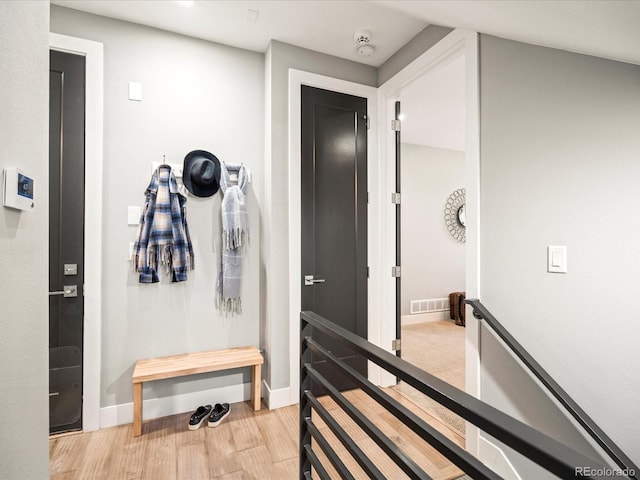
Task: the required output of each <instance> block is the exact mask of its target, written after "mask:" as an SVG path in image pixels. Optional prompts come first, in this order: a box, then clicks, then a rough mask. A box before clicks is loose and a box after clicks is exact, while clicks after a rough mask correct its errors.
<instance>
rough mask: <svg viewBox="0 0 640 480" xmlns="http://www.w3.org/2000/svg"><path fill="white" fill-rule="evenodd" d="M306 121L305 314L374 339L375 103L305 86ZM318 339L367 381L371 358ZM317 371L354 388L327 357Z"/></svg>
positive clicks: (317, 363) (340, 385) (342, 386)
mask: <svg viewBox="0 0 640 480" xmlns="http://www.w3.org/2000/svg"><path fill="white" fill-rule="evenodd" d="M301 118H302V166H301V174H302V209H301V210H302V271H301V272H300V273H301V275H300V282H301V284H302V310H311V311H313V312H315V313H317V314H319V315H321V316H323V317H325V318H327V319H328V320H330V321H332V322H334V323H336V324H338V325H340V326H342V327H344V328H346V329H347V330H350V331H352V332H354V333H356V334H357V335H360V336H361V337H363V338H367V126H366V124H367V100H366V99H365V98H360V97H354V96H351V95H345V94H341V93H336V92H330V91H327V90H321V89H318V88H312V87H306V86H303V87H302V112H301ZM310 276H312V279H309V280H310V281H312V282H313V283H312V284H311V285H309V284H308V283H309V281H307V282H305V277H310ZM318 338H319V339H320V342H321V343H322V344H323V345H327V346H328V349H329V350H330V351H331V352H332V353H333V354H335V355H336V356H338V357H339V358H341V359H342V360H343V361H345V362H346V363H348V364H349V365H350V366H351V367H353V368H355V369H356V370H357V371H358V372H360V373H361V374H362V375H364V376H365V377H366V375H367V362H366V359H364V358H363V357H361V356H359V355H356V354H355V353H354V352H352V351H351V350H349V349H347V348H345V347H344V346H343V345H341V344H339V343H337V342H335V341H332V340H331V339H329V338H328V337H326V336H325V337H322V336H319V337H318ZM318 360H319V361H318ZM314 366H315V367H316V368H317V369H318V370H319V371H320V373H321V374H322V375H324V376H325V377H326V378H327V379H329V380H330V381H331V382H332V383H333V384H334V385H336V386H337V387H338V388H339V389H341V390H345V389H348V388H353V385H352V384H351V382H349V381H348V380H347V379H345V378H344V377H343V376H342V375H340V374H338V373H336V370H335V369H332V368H330V366H329V365H328V364H327V363H326V362H323V361H322V360H321V359H315V358H314Z"/></svg>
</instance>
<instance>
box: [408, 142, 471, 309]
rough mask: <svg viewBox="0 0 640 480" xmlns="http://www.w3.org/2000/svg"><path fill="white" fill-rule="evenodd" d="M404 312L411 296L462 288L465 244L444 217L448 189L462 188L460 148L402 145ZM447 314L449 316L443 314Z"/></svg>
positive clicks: (440, 295)
mask: <svg viewBox="0 0 640 480" xmlns="http://www.w3.org/2000/svg"><path fill="white" fill-rule="evenodd" d="M401 152H402V165H401V169H402V249H401V252H402V315H409V313H410V311H411V309H410V302H411V300H420V299H427V298H444V297H448V296H449V293H451V292H459V291H464V285H465V249H464V243H460V242H459V241H458V240H456V239H454V238H453V237H452V236H451V234H449V231H448V230H447V227H446V224H445V221H444V207H445V205H446V203H447V199H448V198H449V195H451V193H452V192H454V191H455V190H457V189H458V188H464V182H465V169H464V152H457V151H454V150H446V149H442V148H434V147H427V146H423V145H415V144H410V143H403V144H402V151H401ZM447 318H448V316H447Z"/></svg>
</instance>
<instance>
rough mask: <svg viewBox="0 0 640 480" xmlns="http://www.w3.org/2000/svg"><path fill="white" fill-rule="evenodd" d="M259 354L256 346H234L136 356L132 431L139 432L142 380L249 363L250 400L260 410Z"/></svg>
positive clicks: (260, 356)
mask: <svg viewBox="0 0 640 480" xmlns="http://www.w3.org/2000/svg"><path fill="white" fill-rule="evenodd" d="M263 363H264V358H263V357H262V354H261V353H260V351H259V350H258V349H257V348H256V347H238V348H229V349H226V350H213V351H209V352H198V353H187V354H183V355H172V356H169V357H159V358H148V359H145V360H138V362H136V366H135V369H134V370H133V376H132V381H133V435H134V436H136V437H138V436H140V435H142V384H143V383H144V382H150V381H154V380H163V379H166V378H176V377H183V376H186V375H195V374H198V373H208V372H217V371H221V370H230V369H232V368H241V367H252V371H251V383H252V388H251V404H252V406H253V409H254V410H260V381H261V366H262V364H263Z"/></svg>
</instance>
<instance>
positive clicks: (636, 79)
mask: <svg viewBox="0 0 640 480" xmlns="http://www.w3.org/2000/svg"><path fill="white" fill-rule="evenodd" d="M480 60H481V63H480V85H481V91H480V105H481V118H480V120H481V126H482V128H481V138H480V145H481V162H482V169H481V186H480V190H481V220H482V224H481V255H482V266H481V281H482V301H483V303H485V305H486V306H487V307H488V308H489V310H491V311H492V312H493V313H494V315H495V316H496V317H497V318H498V319H499V320H500V321H501V322H503V323H504V325H505V326H506V328H507V329H508V330H509V331H510V332H511V333H512V334H513V335H514V336H515V338H516V339H518V340H519V341H520V342H521V343H522V344H523V345H524V347H525V348H527V349H528V350H529V352H530V353H531V354H532V355H533V357H534V358H536V359H537V360H538V361H539V362H540V363H541V364H542V366H543V367H544V368H545V369H547V370H548V371H549V373H550V374H551V375H552V376H553V377H554V378H555V379H556V381H557V382H558V383H559V384H560V385H562V386H563V387H564V388H565V389H566V390H567V392H568V393H569V394H570V395H571V396H572V397H573V398H574V399H575V400H576V401H577V402H578V404H580V405H581V406H582V407H583V408H584V409H585V410H586V412H587V413H588V414H589V415H590V416H591V417H592V418H593V419H594V420H595V421H596V423H598V424H599V425H600V426H601V427H602V428H603V429H604V430H605V431H606V432H607V433H608V434H609V435H610V436H611V437H612V438H613V439H614V440H615V441H616V442H618V444H619V446H620V447H621V448H622V449H623V450H624V451H625V452H626V453H627V454H628V455H629V456H630V457H631V458H632V459H633V460H634V461H635V462H636V463H638V462H640V429H638V425H640V408H638V401H637V399H638V397H639V396H640V382H638V372H640V357H638V354H637V340H638V338H640V317H639V315H638V313H637V308H634V305H633V301H634V299H635V297H636V290H637V285H639V284H640V269H638V265H640V249H639V248H638V246H637V243H638V242H637V238H638V236H640V216H638V215H637V214H636V206H637V205H639V204H640V188H638V179H640V161H638V160H639V159H640V135H638V132H639V128H640V66H637V65H630V64H624V63H618V62H614V61H610V60H604V59H599V58H595V57H589V56H585V55H579V54H574V53H568V52H564V51H559V50H553V49H549V48H542V47H537V46H532V45H526V44H522V43H517V42H513V41H506V40H501V39H497V38H493V37H489V36H485V35H482V36H481V43H480ZM547 245H566V246H567V248H568V273H567V274H550V273H547V272H546V262H547V259H546V247H547ZM486 347H487V345H485V344H483V345H482V360H483V362H484V361H485V359H487V358H488V356H489V355H492V353H491V351H490V350H487V348H486ZM485 367H487V368H486V369H485V372H484V374H483V378H482V383H481V391H482V392H483V394H482V395H483V397H484V398H485V399H490V400H492V401H495V402H496V406H497V407H498V408H503V409H505V410H507V411H510V410H522V409H523V408H525V406H526V407H527V408H529V409H531V408H541V409H545V412H546V407H545V406H544V405H541V406H540V405H535V406H533V405H531V402H530V400H529V398H526V399H522V398H520V397H519V396H518V391H519V389H520V387H519V379H518V378H513V377H512V376H511V374H510V373H509V372H508V371H506V370H503V369H502V367H501V365H500V362H495V363H494V364H493V366H489V365H485ZM491 378H501V380H502V381H501V382H500V383H499V384H496V383H495V382H492V381H490V380H491ZM523 402H524V403H523ZM547 413H549V415H539V416H537V418H536V419H535V424H536V425H535V426H537V427H539V428H541V429H543V430H547V431H549V432H553V418H554V416H553V415H551V414H550V412H547Z"/></svg>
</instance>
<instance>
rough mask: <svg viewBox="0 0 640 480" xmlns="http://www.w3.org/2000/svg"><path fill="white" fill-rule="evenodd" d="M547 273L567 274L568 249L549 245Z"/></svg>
mask: <svg viewBox="0 0 640 480" xmlns="http://www.w3.org/2000/svg"><path fill="white" fill-rule="evenodd" d="M547 272H549V273H567V247H566V246H564V245H562V246H556V245H549V246H548V247H547Z"/></svg>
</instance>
